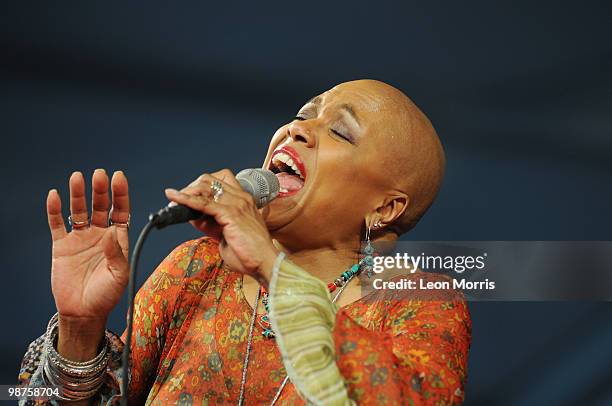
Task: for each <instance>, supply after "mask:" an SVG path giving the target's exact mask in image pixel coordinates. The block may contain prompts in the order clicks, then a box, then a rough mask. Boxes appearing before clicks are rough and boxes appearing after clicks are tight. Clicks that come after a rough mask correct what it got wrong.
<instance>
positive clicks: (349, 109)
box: [340, 104, 361, 125]
mask: <svg viewBox="0 0 612 406" xmlns="http://www.w3.org/2000/svg"><path fill="white" fill-rule="evenodd" d="M340 108H341V109H342V110H345V111H346V112H348V113H349V114H350V115H351V117H353V119H354V120H355V121H356V122H357V125H361V123H360V122H359V118H358V117H357V113H355V110H354V109H353V106H351V105H350V104H343V105H342V106H340Z"/></svg>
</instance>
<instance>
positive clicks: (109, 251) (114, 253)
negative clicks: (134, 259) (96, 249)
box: [103, 227, 129, 285]
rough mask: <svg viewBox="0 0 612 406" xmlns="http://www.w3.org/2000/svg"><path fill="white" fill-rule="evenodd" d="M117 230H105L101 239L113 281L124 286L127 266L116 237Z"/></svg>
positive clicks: (127, 273)
mask: <svg viewBox="0 0 612 406" xmlns="http://www.w3.org/2000/svg"><path fill="white" fill-rule="evenodd" d="M117 231H118V230H117V228H116V227H112V228H111V229H110V230H107V232H106V234H105V235H104V238H103V248H104V257H105V258H106V262H107V263H108V270H109V271H110V272H111V273H112V274H113V277H114V278H115V280H117V281H118V282H119V283H120V284H122V285H123V284H125V283H126V282H127V279H128V275H129V265H128V262H127V257H126V256H125V254H124V252H123V249H122V247H121V245H120V244H119V241H118V240H119V239H118V235H117Z"/></svg>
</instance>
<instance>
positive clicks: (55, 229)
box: [47, 189, 67, 241]
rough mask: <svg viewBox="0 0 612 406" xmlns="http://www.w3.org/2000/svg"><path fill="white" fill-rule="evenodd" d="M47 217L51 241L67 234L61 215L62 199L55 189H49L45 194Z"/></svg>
mask: <svg viewBox="0 0 612 406" xmlns="http://www.w3.org/2000/svg"><path fill="white" fill-rule="evenodd" d="M47 219H48V221H49V230H50V231H51V239H52V240H53V241H56V240H59V239H61V238H64V237H65V236H66V234H67V232H66V226H65V225H64V218H63V216H62V201H61V199H60V196H59V193H57V190H55V189H51V190H50V191H49V194H48V195H47Z"/></svg>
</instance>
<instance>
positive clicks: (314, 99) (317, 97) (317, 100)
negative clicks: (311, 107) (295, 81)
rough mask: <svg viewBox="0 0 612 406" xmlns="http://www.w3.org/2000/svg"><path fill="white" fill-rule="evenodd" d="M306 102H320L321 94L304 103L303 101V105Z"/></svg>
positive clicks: (317, 103)
mask: <svg viewBox="0 0 612 406" xmlns="http://www.w3.org/2000/svg"><path fill="white" fill-rule="evenodd" d="M306 104H316V105H319V104H321V96H315V97H313V98H312V99H310V100H308V101H307V102H306V103H304V105H306Z"/></svg>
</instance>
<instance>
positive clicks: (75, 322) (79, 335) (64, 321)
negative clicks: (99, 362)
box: [57, 315, 106, 362]
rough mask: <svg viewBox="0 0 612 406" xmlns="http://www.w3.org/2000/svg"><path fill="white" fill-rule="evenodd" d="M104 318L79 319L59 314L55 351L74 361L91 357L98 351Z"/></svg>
mask: <svg viewBox="0 0 612 406" xmlns="http://www.w3.org/2000/svg"><path fill="white" fill-rule="evenodd" d="M105 331H106V319H80V318H74V317H70V316H62V315H59V320H58V337H57V352H58V353H59V354H60V355H61V356H62V357H64V358H66V359H69V360H71V361H75V362H83V361H88V360H90V359H93V358H95V357H96V355H98V353H99V352H100V344H101V343H102V342H103V338H104V334H105Z"/></svg>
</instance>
